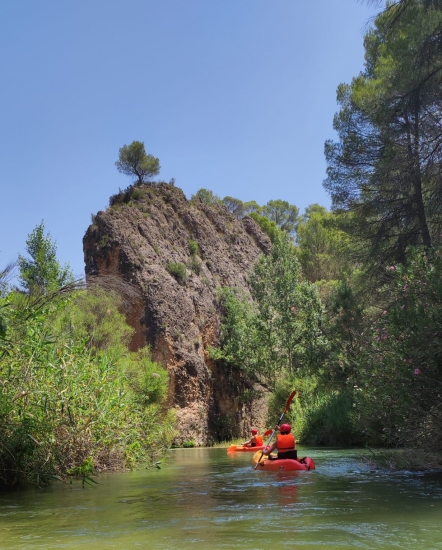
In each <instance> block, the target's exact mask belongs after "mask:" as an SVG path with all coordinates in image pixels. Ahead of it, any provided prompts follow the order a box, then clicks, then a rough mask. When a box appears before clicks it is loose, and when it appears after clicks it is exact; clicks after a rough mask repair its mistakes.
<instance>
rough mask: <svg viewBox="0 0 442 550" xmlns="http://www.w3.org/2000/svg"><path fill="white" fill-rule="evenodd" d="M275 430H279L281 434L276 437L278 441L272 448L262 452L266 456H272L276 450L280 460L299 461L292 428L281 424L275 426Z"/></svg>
mask: <svg viewBox="0 0 442 550" xmlns="http://www.w3.org/2000/svg"><path fill="white" fill-rule="evenodd" d="M275 430H279V431H280V433H279V434H278V435H277V436H276V441H275V443H273V445H271V446H270V447H267V448H266V449H264V450H263V451H262V454H264V455H267V456H268V455H270V453H271V452H272V451H274V450H275V449H276V450H277V451H278V458H292V459H295V460H297V458H298V451H297V450H296V449H295V447H296V440H295V438H294V436H293V434H292V433H290V432H291V431H292V427H291V426H290V424H281V426H275Z"/></svg>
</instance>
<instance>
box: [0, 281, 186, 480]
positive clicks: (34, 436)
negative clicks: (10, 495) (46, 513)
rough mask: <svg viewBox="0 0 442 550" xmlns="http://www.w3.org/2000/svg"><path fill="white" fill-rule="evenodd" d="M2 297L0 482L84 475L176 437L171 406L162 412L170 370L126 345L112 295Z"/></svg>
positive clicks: (137, 458) (155, 451)
mask: <svg viewBox="0 0 442 550" xmlns="http://www.w3.org/2000/svg"><path fill="white" fill-rule="evenodd" d="M7 299H8V302H7V303H8V304H10V306H9V307H8V308H7V311H8V319H7V334H6V335H7V344H8V347H7V349H6V347H5V346H4V345H3V344H2V342H1V340H0V356H1V357H2V361H1V362H0V379H1V380H2V381H3V385H2V386H1V389H0V441H1V445H0V485H13V484H27V483H34V484H37V485H42V484H45V483H48V482H49V481H50V480H51V479H63V478H66V477H68V476H81V477H83V479H86V480H87V477H88V476H90V475H91V474H92V473H96V472H97V471H102V470H114V469H119V468H124V467H127V466H131V465H134V464H136V463H139V462H141V461H146V460H154V459H155V458H157V457H158V456H160V455H161V454H162V453H163V452H164V451H165V449H166V448H167V447H168V446H169V445H170V443H171V441H172V439H173V437H174V435H175V432H174V411H173V410H172V411H168V412H167V413H164V412H163V409H162V403H163V400H164V397H165V394H166V390H167V379H168V374H167V371H165V370H164V369H163V368H162V367H161V366H160V365H157V364H155V363H153V362H152V361H151V360H150V357H149V352H148V350H141V351H139V352H137V353H130V352H129V351H128V350H127V345H126V344H127V339H128V338H129V337H130V334H131V332H132V331H131V329H130V328H129V327H127V325H126V324H125V322H124V318H123V317H122V316H121V314H120V313H119V312H118V310H117V308H116V306H115V303H112V300H111V297H110V296H109V295H106V294H105V293H104V292H103V293H99V295H94V294H90V293H89V292H85V291H82V292H79V293H77V294H75V295H71V296H70V297H68V298H63V299H62V298H61V297H60V298H59V299H58V301H55V300H52V301H48V302H46V303H43V305H42V302H41V301H37V302H36V303H35V305H33V304H32V302H31V301H30V300H29V297H27V296H24V295H22V294H17V293H11V294H10V295H9V296H8V298H7ZM4 301H5V300H4V299H3V302H4ZM1 306H2V300H0V307H1ZM2 352H3V353H2Z"/></svg>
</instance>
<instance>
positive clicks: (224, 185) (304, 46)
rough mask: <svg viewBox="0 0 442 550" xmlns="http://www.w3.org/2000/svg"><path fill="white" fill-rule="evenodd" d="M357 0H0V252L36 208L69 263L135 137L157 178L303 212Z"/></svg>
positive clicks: (358, 26) (358, 35) (355, 45)
mask: <svg viewBox="0 0 442 550" xmlns="http://www.w3.org/2000/svg"><path fill="white" fill-rule="evenodd" d="M373 13H374V11H373V8H372V9H370V8H369V7H368V6H367V5H366V3H364V2H361V1H358V0H315V1H305V0H304V1H303V0H222V1H221V0H155V1H154V0H124V1H123V0H75V1H72V0H57V1H55V0H38V1H36V0H9V1H6V0H5V1H3V2H1V3H0V51H1V54H0V70H1V81H2V84H1V86H0V100H1V101H0V117H1V118H0V128H1V132H0V152H1V161H0V185H1V199H0V201H1V202H0V235H1V238H0V267H4V266H5V265H6V264H7V263H8V262H9V261H13V260H15V259H16V258H17V255H18V253H19V252H20V253H22V254H23V253H24V247H25V241H26V238H27V235H28V234H29V233H30V232H31V231H32V230H33V229H34V227H35V226H36V225H37V224H39V223H40V221H41V220H44V222H45V227H46V230H47V231H49V232H50V233H51V236H52V237H53V239H54V240H55V241H56V242H57V246H58V256H59V260H60V261H61V262H62V263H66V262H70V264H71V267H72V269H73V271H74V273H75V274H76V275H82V274H83V269H84V264H83V249H82V238H83V235H84V233H85V231H86V229H87V227H88V225H89V223H90V215H91V213H96V212H97V211H98V210H103V209H105V208H106V207H107V205H108V199H109V196H110V195H111V194H114V193H116V192H117V191H118V189H119V188H125V187H126V186H127V185H128V184H129V183H130V180H129V179H128V178H127V177H126V176H124V175H122V174H119V173H118V172H117V170H116V168H115V165H114V163H115V161H116V160H117V158H118V150H119V148H120V147H121V146H123V145H124V144H129V143H130V142H132V141H133V140H139V141H144V143H145V147H146V151H147V152H148V153H151V154H153V155H155V156H156V157H159V159H160V162H161V167H162V169H161V173H160V176H159V178H160V179H162V180H165V181H169V180H170V178H172V177H174V178H175V180H176V185H177V186H178V187H181V188H182V189H183V191H184V192H185V194H186V196H187V197H189V198H190V196H191V195H192V194H193V193H195V192H196V191H197V190H198V189H200V188H201V187H205V188H208V189H211V190H212V191H214V192H215V193H216V194H218V195H220V196H221V197H224V196H226V195H231V196H234V197H237V198H240V199H241V200H244V201H245V200H252V199H254V200H256V201H257V202H258V203H260V204H265V203H266V202H267V201H268V200H271V199H284V200H287V201H289V202H290V203H291V204H296V205H297V206H298V207H299V208H300V209H301V211H303V209H304V208H305V207H306V206H307V205H309V204H311V203H315V202H318V203H320V204H323V205H324V206H326V207H329V206H330V201H329V198H328V196H327V194H326V193H325V191H324V190H323V188H322V181H323V179H324V177H325V161H324V154H323V148H324V141H325V140H326V139H328V138H331V137H333V135H334V134H333V129H332V120H333V114H334V113H335V111H336V110H337V105H336V87H337V85H338V84H339V83H340V82H349V81H350V80H351V78H352V77H353V76H355V75H357V74H358V73H359V71H360V70H362V68H363V62H364V57H363V56H364V51H363V32H364V29H365V27H366V25H367V22H368V21H369V19H370V17H371V16H372V15H373Z"/></svg>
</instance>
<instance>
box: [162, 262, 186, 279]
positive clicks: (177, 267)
mask: <svg viewBox="0 0 442 550" xmlns="http://www.w3.org/2000/svg"><path fill="white" fill-rule="evenodd" d="M166 269H167V271H168V272H169V273H170V274H171V275H172V277H175V279H176V280H177V281H178V282H184V281H185V280H186V279H187V271H186V266H185V265H184V264H182V263H181V262H167V265H166Z"/></svg>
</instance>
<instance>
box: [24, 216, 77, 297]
mask: <svg viewBox="0 0 442 550" xmlns="http://www.w3.org/2000/svg"><path fill="white" fill-rule="evenodd" d="M26 252H27V253H28V254H29V256H30V258H26V257H25V256H22V255H21V254H20V255H19V256H18V267H19V270H20V274H19V281H20V283H21V285H22V286H23V288H24V289H25V290H26V291H27V292H34V291H38V292H43V293H47V292H51V291H54V290H57V289H59V288H61V287H62V286H64V285H66V284H67V283H70V282H73V280H74V276H73V274H72V271H71V268H70V266H69V264H65V265H64V266H62V265H61V264H60V262H59V261H58V260H57V246H56V244H55V242H54V241H53V240H52V239H51V236H50V234H49V233H48V234H47V235H45V226H44V222H43V221H42V222H41V223H40V224H39V225H37V227H36V228H35V229H34V230H33V231H32V233H30V234H29V235H28V239H27V240H26Z"/></svg>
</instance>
